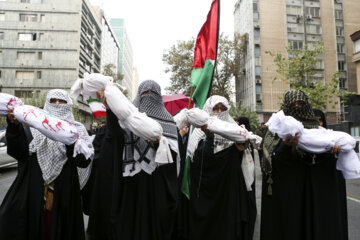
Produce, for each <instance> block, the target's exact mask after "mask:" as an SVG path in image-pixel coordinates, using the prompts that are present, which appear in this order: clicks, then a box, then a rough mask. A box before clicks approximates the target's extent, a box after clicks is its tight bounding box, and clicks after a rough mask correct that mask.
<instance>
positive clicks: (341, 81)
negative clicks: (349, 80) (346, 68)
mask: <svg viewBox="0 0 360 240" xmlns="http://www.w3.org/2000/svg"><path fill="white" fill-rule="evenodd" d="M339 88H341V89H344V88H346V78H340V79H339Z"/></svg>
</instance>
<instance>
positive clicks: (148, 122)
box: [71, 73, 173, 164]
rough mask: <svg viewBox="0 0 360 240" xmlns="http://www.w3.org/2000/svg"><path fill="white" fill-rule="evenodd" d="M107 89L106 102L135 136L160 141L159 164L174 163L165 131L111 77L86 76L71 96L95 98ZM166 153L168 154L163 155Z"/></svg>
mask: <svg viewBox="0 0 360 240" xmlns="http://www.w3.org/2000/svg"><path fill="white" fill-rule="evenodd" d="M103 89H105V93H104V94H105V97H106V102H107V104H108V106H109V108H110V109H111V111H112V112H113V113H114V114H115V115H116V117H117V118H118V119H119V124H120V122H121V123H123V124H124V125H125V126H126V127H127V128H128V129H129V130H130V131H131V132H133V133H134V134H135V135H137V136H139V137H141V138H144V139H146V140H151V141H158V140H159V147H158V150H157V152H156V156H157V155H158V154H160V155H161V156H166V158H161V160H160V155H159V157H157V158H156V159H157V162H158V163H160V164H163V163H172V162H173V159H172V157H171V152H170V148H169V145H168V144H167V140H166V139H164V138H165V137H163V136H162V132H163V129H162V127H161V125H160V124H159V123H158V122H157V121H155V120H154V119H152V118H149V117H148V116H147V115H146V114H145V113H140V112H139V111H138V109H137V108H136V107H135V106H134V105H133V104H132V103H131V102H130V101H129V100H128V99H127V98H126V97H125V96H124V94H123V93H122V92H121V91H120V89H119V88H118V87H116V86H115V85H114V84H113V80H112V78H111V77H107V76H104V75H102V74H98V73H92V74H88V73H85V74H84V79H78V80H77V81H76V82H75V83H74V85H73V86H72V87H71V96H72V97H73V98H75V99H77V97H78V96H79V95H80V94H83V95H84V96H85V97H95V98H96V92H101V91H102V90H103ZM164 152H166V153H167V154H165V155H164V154H163V153H164Z"/></svg>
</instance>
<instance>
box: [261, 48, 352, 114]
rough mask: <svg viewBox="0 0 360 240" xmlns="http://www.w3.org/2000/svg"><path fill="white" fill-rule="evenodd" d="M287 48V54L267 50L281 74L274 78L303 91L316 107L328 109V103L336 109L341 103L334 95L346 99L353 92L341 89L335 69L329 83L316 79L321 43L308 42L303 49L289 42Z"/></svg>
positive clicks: (321, 50) (322, 50)
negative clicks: (310, 43)
mask: <svg viewBox="0 0 360 240" xmlns="http://www.w3.org/2000/svg"><path fill="white" fill-rule="evenodd" d="M286 51H287V56H284V55H283V54H281V53H275V52H273V51H266V53H267V54H269V55H270V56H272V57H274V63H275V66H276V72H277V73H278V74H279V76H280V77H275V78H274V79H273V81H276V80H278V79H280V80H282V81H284V82H286V83H288V84H289V85H290V88H291V89H298V90H302V91H304V92H305V93H306V94H307V96H308V97H309V100H310V102H311V104H312V106H313V107H314V108H319V109H322V110H325V109H326V105H327V104H329V105H330V106H331V107H332V108H335V106H336V105H337V104H338V103H339V102H338V100H334V97H335V98H340V99H341V100H342V101H345V100H346V98H347V97H348V96H350V95H353V94H354V93H351V92H348V91H346V90H344V89H339V73H338V72H334V74H333V77H332V79H331V81H330V82H329V83H327V84H324V82H323V81H322V80H320V81H319V80H318V79H317V78H316V76H315V74H316V65H317V63H318V61H319V58H320V56H321V55H322V54H323V52H324V48H323V45H322V43H321V42H317V43H315V44H312V45H305V46H304V48H302V49H293V46H292V45H291V44H289V45H288V46H287V47H286Z"/></svg>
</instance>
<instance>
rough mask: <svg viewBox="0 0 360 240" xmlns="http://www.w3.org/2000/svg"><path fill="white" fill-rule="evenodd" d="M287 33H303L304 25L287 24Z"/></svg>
mask: <svg viewBox="0 0 360 240" xmlns="http://www.w3.org/2000/svg"><path fill="white" fill-rule="evenodd" d="M287 31H288V32H293V33H303V32H304V27H303V25H302V24H296V23H288V24H287Z"/></svg>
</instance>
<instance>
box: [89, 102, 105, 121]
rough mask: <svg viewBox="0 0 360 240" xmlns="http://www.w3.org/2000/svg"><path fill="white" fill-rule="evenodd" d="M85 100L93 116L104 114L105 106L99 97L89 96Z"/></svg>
mask: <svg viewBox="0 0 360 240" xmlns="http://www.w3.org/2000/svg"><path fill="white" fill-rule="evenodd" d="M87 102H88V104H89V106H90V109H91V111H92V113H93V115H94V117H95V118H98V117H102V116H106V108H105V106H104V104H103V103H102V102H101V101H100V100H99V99H96V98H89V99H88V100H87Z"/></svg>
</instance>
